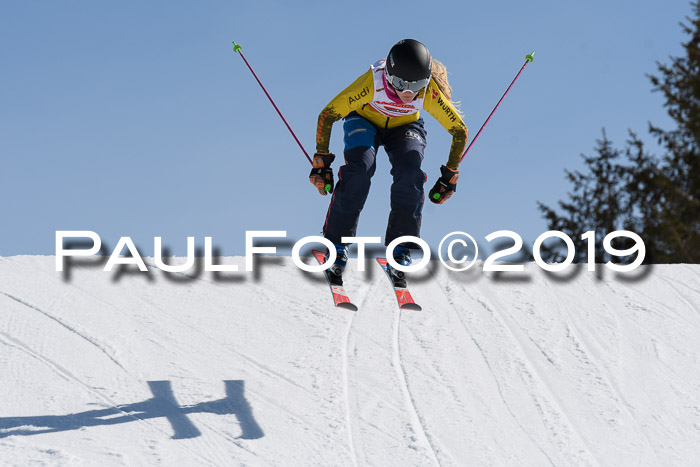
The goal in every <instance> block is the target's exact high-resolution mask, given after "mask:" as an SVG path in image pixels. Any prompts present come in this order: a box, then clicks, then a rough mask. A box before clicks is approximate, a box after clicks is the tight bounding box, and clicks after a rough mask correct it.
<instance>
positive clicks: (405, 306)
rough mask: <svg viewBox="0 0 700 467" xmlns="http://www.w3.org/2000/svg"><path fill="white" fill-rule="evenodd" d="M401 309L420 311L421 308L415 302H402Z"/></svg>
mask: <svg viewBox="0 0 700 467" xmlns="http://www.w3.org/2000/svg"><path fill="white" fill-rule="evenodd" d="M401 309H402V310H411V311H421V310H423V308H422V307H421V306H420V305H419V304H417V303H404V304H403V305H401Z"/></svg>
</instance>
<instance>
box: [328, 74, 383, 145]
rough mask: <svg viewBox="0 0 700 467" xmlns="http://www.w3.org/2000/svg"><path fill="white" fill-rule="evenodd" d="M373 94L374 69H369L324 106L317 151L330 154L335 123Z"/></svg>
mask: <svg viewBox="0 0 700 467" xmlns="http://www.w3.org/2000/svg"><path fill="white" fill-rule="evenodd" d="M373 94H374V84H373V79H372V70H368V71H367V73H365V74H363V75H362V76H360V77H359V78H357V79H356V80H355V82H354V83H352V84H351V85H350V86H348V87H347V88H345V89H344V90H343V91H342V92H341V93H340V94H338V95H337V96H335V98H333V100H332V101H330V102H329V103H328V105H327V106H326V107H324V109H323V110H322V111H321V114H320V115H319V116H318V124H317V125H316V152H317V153H321V154H328V147H329V145H330V141H331V128H332V127H333V123H335V122H337V121H338V120H340V119H341V118H343V117H345V116H346V115H347V114H349V113H350V112H352V111H353V110H357V109H359V108H360V107H362V106H363V105H364V104H366V103H368V102H369V101H370V100H371V99H372V95H373Z"/></svg>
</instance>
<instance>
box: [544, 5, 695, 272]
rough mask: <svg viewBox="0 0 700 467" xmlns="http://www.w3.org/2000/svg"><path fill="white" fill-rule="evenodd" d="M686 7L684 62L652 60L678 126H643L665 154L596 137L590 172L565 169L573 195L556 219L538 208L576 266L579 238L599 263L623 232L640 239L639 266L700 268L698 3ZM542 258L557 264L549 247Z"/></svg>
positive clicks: (654, 79) (633, 141)
mask: <svg viewBox="0 0 700 467" xmlns="http://www.w3.org/2000/svg"><path fill="white" fill-rule="evenodd" d="M692 7H693V10H694V13H695V18H692V19H691V18H687V20H688V22H689V24H688V25H686V24H681V26H682V27H683V29H684V31H685V32H686V33H687V34H689V35H690V37H691V38H690V40H689V41H688V42H687V43H684V44H683V47H684V50H685V56H683V57H671V63H670V64H669V65H665V64H662V63H660V62H657V67H658V70H659V72H660V76H654V75H650V76H649V79H650V81H651V83H652V85H653V90H654V91H660V92H662V93H663V95H664V99H665V103H664V107H666V108H667V110H668V114H669V116H670V117H671V118H672V119H673V120H674V122H675V123H676V125H677V127H676V128H675V129H672V130H664V129H662V128H659V127H657V126H655V125H653V124H650V125H649V132H650V134H651V135H653V136H655V137H656V138H657V140H658V142H659V145H660V146H661V147H662V148H663V150H664V154H663V155H662V157H660V158H657V157H654V156H653V155H650V154H649V153H647V151H646V150H645V148H644V144H643V143H642V141H641V140H640V139H639V138H638V137H637V135H636V134H635V133H633V132H631V131H630V139H629V140H628V141H627V143H626V147H625V150H624V151H619V150H616V149H614V148H613V147H612V143H611V142H610V141H609V140H608V139H607V137H606V136H605V131H603V139H602V140H599V141H598V142H597V146H596V152H597V154H598V155H597V156H596V157H586V156H584V160H585V163H586V167H587V168H588V170H589V171H590V172H589V173H587V174H582V173H579V172H574V173H571V172H569V171H566V174H567V178H568V179H569V180H570V181H571V182H572V183H573V185H574V189H573V192H570V193H569V200H568V201H567V202H562V201H560V202H559V207H560V208H561V209H562V210H563V214H561V215H560V214H558V213H557V212H555V211H554V210H553V209H551V208H549V207H548V206H545V205H544V204H542V203H538V205H539V209H540V210H541V211H542V212H543V214H544V216H545V218H546V219H547V221H548V223H549V228H550V229H552V230H561V231H562V232H564V233H566V234H568V235H569V236H570V237H571V238H572V240H574V244H575V245H576V254H577V257H576V259H578V260H580V261H583V260H585V259H584V258H587V242H584V241H583V240H581V239H580V237H581V234H582V233H584V232H586V231H589V230H594V231H596V260H597V261H605V258H606V256H607V255H606V253H605V252H604V251H603V250H602V239H603V238H604V236H605V235H606V234H607V233H609V232H612V231H614V230H619V229H624V230H630V231H633V232H636V233H638V234H639V235H641V237H642V238H643V240H644V243H645V245H646V248H647V257H646V259H645V262H658V263H669V262H683V263H697V262H700V172H699V170H700V169H699V167H698V166H699V165H700V2H696V3H693V4H692ZM622 154H624V156H625V157H624V160H621V158H620V156H621V155H622ZM631 243H632V242H631V241H630V240H624V239H618V242H617V244H615V242H614V243H613V246H615V247H616V248H620V249H624V248H625V246H626V244H631ZM543 256H545V257H547V256H548V257H549V259H550V260H555V261H557V260H561V258H562V255H561V253H560V249H553V250H552V249H548V250H546V251H545V255H543ZM632 259H633V258H628V260H629V261H631V260H632ZM612 260H615V257H613V258H612Z"/></svg>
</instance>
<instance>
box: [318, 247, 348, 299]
mask: <svg viewBox="0 0 700 467" xmlns="http://www.w3.org/2000/svg"><path fill="white" fill-rule="evenodd" d="M312 253H313V254H314V257H315V258H316V261H318V264H323V263H325V257H326V254H325V253H323V252H321V251H318V250H312ZM323 275H324V276H326V280H327V281H328V285H329V286H330V288H331V293H332V294H333V302H335V306H337V307H338V308H345V309H347V310H352V311H357V306H355V305H354V304H353V303H352V302H351V301H350V297H349V296H348V294H347V292H345V288H343V283H342V281H341V282H340V283H338V280H339V279H340V278H339V277H338V276H335V275H331V274H330V273H329V272H328V270H325V271H323Z"/></svg>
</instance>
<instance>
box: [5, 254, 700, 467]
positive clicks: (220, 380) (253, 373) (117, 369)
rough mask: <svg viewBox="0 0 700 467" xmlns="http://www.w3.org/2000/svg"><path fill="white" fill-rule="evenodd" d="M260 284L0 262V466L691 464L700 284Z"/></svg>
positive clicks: (257, 279)
mask: <svg viewBox="0 0 700 467" xmlns="http://www.w3.org/2000/svg"><path fill="white" fill-rule="evenodd" d="M175 261H177V260H175ZM146 262H147V264H149V265H153V262H152V260H148V259H147V260H146ZM222 262H224V263H227V264H238V265H239V268H240V269H241V270H243V269H244V258H238V257H236V258H224V259H223V260H222ZM309 264H312V261H310V260H309ZM256 268H257V269H256V272H255V273H229V274H219V275H218V276H217V275H215V273H210V272H201V273H200V272H197V271H193V272H192V273H190V276H191V277H187V276H184V275H182V274H174V273H165V272H162V271H160V270H158V269H156V268H155V267H150V268H149V269H150V271H149V272H148V273H142V272H138V270H135V269H127V270H122V271H120V272H118V273H117V272H112V273H107V272H103V271H102V266H100V265H91V264H85V263H84V262H83V263H82V264H80V265H73V266H71V267H69V270H68V273H67V274H66V275H63V274H62V273H59V272H56V271H55V258H53V257H40V256H15V257H9V258H0V370H1V374H0V375H1V378H0V394H2V396H1V397H0V464H3V465H26V464H32V463H39V464H50V465H55V464H59V465H130V466H131V465H226V466H230V465H251V466H258V465H263V466H264V465H323V466H332V465H348V466H349V465H377V466H413V465H415V466H431V465H445V466H448V465H507V466H514V465H517V466H527V465H533V466H546V465H557V466H570V465H615V466H618V465H630V466H644V465H658V466H670V465H674V466H680V465H698V462H700V266H697V265H692V266H691V265H657V266H652V267H649V268H645V269H642V270H640V271H637V272H635V273H632V274H615V273H613V272H611V271H609V270H605V268H604V267H603V266H601V265H598V271H597V272H589V271H587V270H586V269H585V266H582V267H580V268H578V269H577V268H575V267H573V266H572V267H571V268H570V269H569V270H568V275H564V276H562V275H560V274H559V275H553V274H548V273H545V272H544V271H543V270H541V269H540V268H539V267H538V266H536V265H534V264H529V265H526V272H525V273H518V274H513V273H502V274H493V273H484V272H483V271H481V269H480V268H479V267H478V265H477V266H475V267H474V268H473V269H472V270H470V271H467V272H462V273H455V272H450V271H448V270H447V269H445V268H444V267H442V266H441V265H440V264H439V263H433V264H432V265H431V267H430V268H429V269H428V270H426V271H423V272H420V273H416V274H414V276H413V277H412V278H411V281H410V287H411V291H412V293H413V297H414V298H415V300H416V302H418V303H419V304H421V305H422V306H423V311H420V312H416V311H399V310H398V308H397V306H396V300H395V297H394V295H393V292H392V290H391V288H390V286H389V282H388V280H387V278H386V277H385V276H384V275H383V273H382V272H381V270H380V268H379V266H378V265H377V264H371V261H369V259H368V261H367V271H366V272H364V273H363V272H359V271H358V268H357V260H351V261H350V264H349V266H348V271H347V273H346V279H345V285H346V289H347V290H348V292H349V294H350V297H351V298H352V299H353V301H354V302H355V303H356V304H357V305H358V306H359V311H357V312H351V311H348V310H344V309H336V308H334V307H333V304H332V300H331V295H330V291H329V290H328V286H327V285H326V283H325V280H324V279H323V278H322V277H321V275H319V274H316V275H314V274H310V273H306V272H303V271H301V270H300V269H299V268H297V267H296V266H295V265H294V264H293V263H292V261H291V259H290V258H284V257H279V258H263V259H262V260H261V261H259V262H258V264H257V266H256Z"/></svg>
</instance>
